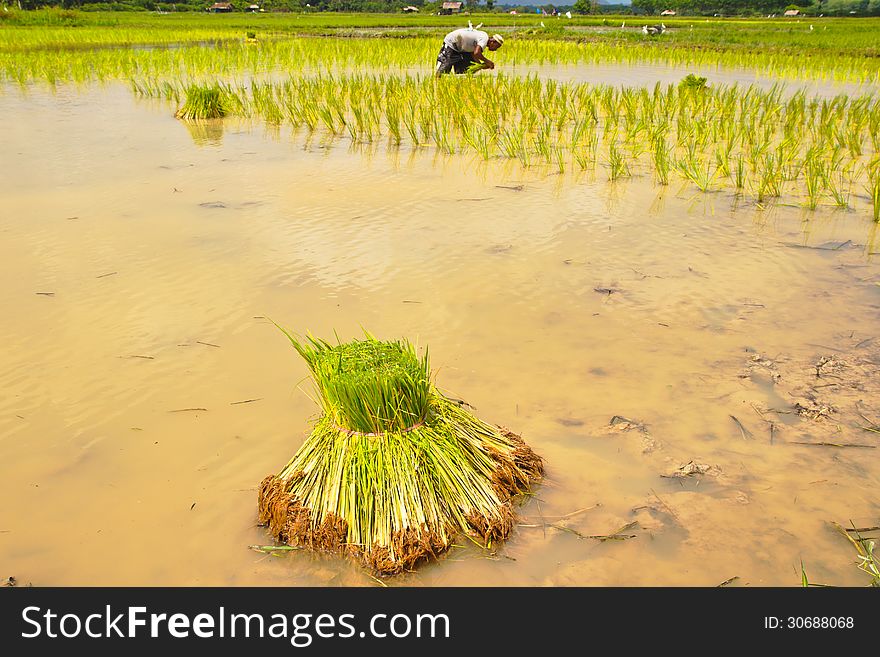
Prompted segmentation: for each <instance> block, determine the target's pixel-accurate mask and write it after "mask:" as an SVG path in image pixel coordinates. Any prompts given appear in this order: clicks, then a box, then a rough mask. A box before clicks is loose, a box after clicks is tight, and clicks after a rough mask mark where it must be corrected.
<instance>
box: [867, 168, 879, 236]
mask: <svg viewBox="0 0 880 657" xmlns="http://www.w3.org/2000/svg"><path fill="white" fill-rule="evenodd" d="M867 192H868V197H869V198H870V199H871V209H872V212H873V219H874V221H875V222H880V158H875V159H874V161H873V162H872V163H871V166H870V167H869V168H868V183H867Z"/></svg>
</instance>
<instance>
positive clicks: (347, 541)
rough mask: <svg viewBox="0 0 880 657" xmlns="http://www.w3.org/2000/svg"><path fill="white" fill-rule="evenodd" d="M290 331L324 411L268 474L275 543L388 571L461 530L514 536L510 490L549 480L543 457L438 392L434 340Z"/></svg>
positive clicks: (264, 515) (265, 490)
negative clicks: (322, 336)
mask: <svg viewBox="0 0 880 657" xmlns="http://www.w3.org/2000/svg"><path fill="white" fill-rule="evenodd" d="M279 328H280V327H279ZM283 330H284V329H282V331H283ZM284 333H285V335H287V337H288V338H289V339H290V341H291V343H292V344H293V346H294V347H295V348H296V350H297V351H298V352H299V354H300V355H301V356H302V357H303V358H304V359H305V361H306V363H307V364H308V366H309V368H310V370H311V372H312V375H313V377H314V383H315V387H316V389H317V393H318V396H319V399H320V404H321V410H322V414H321V417H320V418H319V419H318V421H317V423H316V425H315V427H314V429H313V430H312V432H311V434H310V435H309V437H308V438H307V439H306V441H305V443H304V444H303V445H302V447H301V448H300V449H299V451H297V453H296V455H294V457H293V458H292V459H291V460H290V462H289V463H288V464H287V465H286V466H284V468H283V469H282V470H281V471H280V472H279V473H278V474H276V475H270V476H268V477H266V478H265V479H264V480H263V482H262V483H261V484H260V488H259V521H260V524H263V525H267V526H268V528H269V531H270V532H271V533H272V535H273V536H274V538H275V539H276V540H277V541H279V542H281V543H285V544H287V545H291V546H300V547H308V548H312V549H316V550H324V551H331V552H335V553H344V554H347V555H349V556H352V557H355V558H356V559H358V560H360V561H362V562H363V563H364V564H365V565H367V566H368V567H369V568H371V569H372V570H373V571H374V572H376V573H377V574H380V575H391V574H395V573H399V572H401V571H403V570H409V569H411V568H412V567H413V566H414V565H415V564H417V563H418V562H420V561H422V560H424V559H427V558H430V557H435V556H437V555H439V554H440V553H442V552H443V551H445V550H446V549H448V548H449V547H450V545H451V544H452V540H453V538H454V537H455V535H456V534H458V533H459V532H465V533H470V534H472V535H476V536H478V537H480V538H482V539H483V540H484V541H485V542H487V543H490V542H492V541H497V540H501V539H504V538H506V537H507V536H508V535H509V534H510V531H511V529H512V528H513V526H514V523H515V516H514V512H513V509H512V502H513V498H514V497H515V496H517V495H520V494H522V493H525V492H527V491H528V490H529V488H530V486H531V485H532V484H533V483H534V482H536V481H538V480H539V479H540V477H541V476H542V474H543V463H542V460H541V458H540V457H539V456H537V455H536V454H535V453H534V452H533V451H532V450H531V448H530V447H529V446H528V445H526V444H525V442H523V440H522V439H521V438H520V437H519V436H517V435H516V434H513V433H511V432H510V431H507V430H506V429H503V428H500V427H494V426H491V425H489V424H486V423H485V422H483V421H481V420H479V419H477V418H476V417H474V416H473V415H471V414H470V413H469V412H468V411H466V410H465V409H464V408H462V406H461V405H460V403H457V402H455V401H453V400H451V399H449V398H447V397H445V396H444V395H443V394H441V393H440V392H439V391H438V390H437V388H436V387H435V386H434V385H433V383H432V382H431V378H430V370H429V366H428V354H427V350H426V352H425V355H424V356H423V357H421V358H420V357H418V356H417V355H416V350H415V349H414V347H413V346H412V345H411V344H410V343H409V342H407V341H394V342H384V341H379V340H377V339H376V338H374V337H373V336H371V335H369V334H367V335H366V337H365V339H363V340H355V341H352V342H349V343H345V344H338V345H335V346H334V345H331V344H329V343H328V342H325V341H323V340H319V339H316V338H313V337H309V338H308V339H307V340H305V341H300V340H298V339H296V338H295V337H294V336H292V335H291V334H290V333H288V332H287V331H284Z"/></svg>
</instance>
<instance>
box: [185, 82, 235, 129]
mask: <svg viewBox="0 0 880 657" xmlns="http://www.w3.org/2000/svg"><path fill="white" fill-rule="evenodd" d="M226 114H227V109H226V105H225V103H224V93H223V89H222V88H221V87H220V85H217V84H215V85H213V86H210V87H209V86H203V85H199V84H191V85H189V86H188V87H187V88H186V100H185V101H184V103H183V106H182V107H181V108H180V109H179V110H177V113H176V114H175V115H174V116H176V117H177V118H178V119H184V120H186V121H192V120H198V119H219V118H222V117H224V116H226Z"/></svg>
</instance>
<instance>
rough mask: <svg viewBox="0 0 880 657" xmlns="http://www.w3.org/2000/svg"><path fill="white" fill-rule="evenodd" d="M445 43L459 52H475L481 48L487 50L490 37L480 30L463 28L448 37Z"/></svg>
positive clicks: (444, 40)
mask: <svg viewBox="0 0 880 657" xmlns="http://www.w3.org/2000/svg"><path fill="white" fill-rule="evenodd" d="M443 43H444V44H445V45H447V46H449V47H450V48H452V49H454V50H457V51H458V52H471V53H472V52H473V51H474V50H476V49H477V46H480V48H485V47H486V46H487V45H488V44H489V35H488V34H486V33H485V32H481V31H480V30H472V29H470V28H467V27H463V28H461V29H460V30H455V31H454V32H450V33H449V34H447V35H446V38H445V39H443Z"/></svg>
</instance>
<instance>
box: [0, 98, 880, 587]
mask: <svg viewBox="0 0 880 657" xmlns="http://www.w3.org/2000/svg"><path fill="white" fill-rule="evenodd" d="M64 93H65V92H64V91H63V90H62V91H60V92H59V94H60V95H59V96H57V97H51V96H42V95H40V94H38V93H34V94H31V96H30V97H27V98H21V97H19V96H17V95H16V94H7V95H5V96H2V97H0V111H2V113H3V115H4V116H7V117H14V118H15V120H10V121H7V122H4V123H3V124H2V125H0V145H2V150H3V152H4V154H8V159H9V163H10V167H11V168H12V169H13V170H14V171H15V175H16V180H17V183H18V184H17V185H16V186H15V187H13V188H8V189H7V190H6V192H5V193H4V195H3V197H2V200H0V235H2V239H0V276H2V277H3V280H4V281H5V282H6V283H5V285H4V286H3V287H2V288H0V303H2V304H3V308H4V310H5V312H4V314H3V318H2V319H0V343H2V344H3V345H4V348H3V350H2V351H0V386H2V389H3V390H4V393H5V394H4V395H3V396H2V397H0V495H2V497H3V499H7V500H8V499H15V500H16V504H15V505H14V506H10V507H7V508H6V509H4V514H3V516H2V518H0V530H2V532H3V533H0V563H2V564H4V567H5V568H7V569H8V572H6V573H0V576H4V577H5V576H8V575H14V576H16V577H17V578H18V579H19V581H22V582H28V581H32V582H34V583H35V584H42V585H46V584H61V585H66V584H116V585H130V584H146V585H150V584H170V585H174V584H218V585H222V584H231V585H247V584H256V585H260V584H298V585H328V584H333V585H371V584H373V582H372V580H370V579H369V578H368V577H366V576H365V575H364V574H363V573H362V572H361V571H359V570H358V569H357V568H355V567H352V566H350V565H348V564H345V563H341V562H339V561H338V560H335V559H332V558H327V557H323V556H320V555H311V554H306V553H301V554H292V555H286V556H285V557H283V558H275V557H268V556H266V555H265V554H261V553H257V552H254V551H250V550H248V548H247V546H249V545H253V544H265V543H266V542H268V540H269V539H268V535H267V534H266V532H265V531H264V530H263V529H262V528H259V527H256V526H255V519H256V515H255V514H256V491H255V486H256V484H257V482H259V481H260V480H261V478H262V477H263V476H264V475H266V474H267V473H268V472H270V471H271V470H272V469H273V468H276V467H277V466H278V464H279V463H283V462H285V461H286V459H287V458H289V457H290V456H291V455H292V454H293V452H294V451H295V450H296V448H297V447H298V446H299V445H300V444H301V442H302V440H303V438H304V436H305V432H306V431H307V429H308V427H309V426H310V423H311V422H312V420H313V418H314V416H315V414H316V412H317V408H316V407H315V405H314V403H313V402H312V401H311V400H310V399H309V398H308V397H307V396H306V395H305V394H304V393H303V392H302V391H301V390H300V389H298V388H297V384H298V383H300V382H301V381H303V379H304V378H305V377H306V369H305V367H304V366H303V364H302V362H301V361H300V359H298V358H297V357H296V356H295V353H294V352H293V350H292V349H290V347H289V344H288V343H287V341H286V340H285V339H283V336H281V335H280V334H279V333H278V331H277V329H275V328H274V327H273V326H272V324H271V323H270V322H269V320H268V319H267V318H271V319H273V320H275V321H278V322H280V323H281V324H284V325H285V326H288V327H290V328H292V329H293V330H295V331H298V332H301V333H302V332H305V331H307V330H311V331H312V332H314V333H316V334H318V335H321V336H332V335H333V332H334V331H337V332H338V333H339V335H340V337H342V338H343V339H345V338H347V337H351V336H355V335H358V334H359V333H360V331H361V328H362V327H364V328H367V329H369V330H370V331H371V332H374V333H375V334H377V335H379V336H381V337H388V338H391V337H397V336H405V337H408V338H411V339H413V340H419V341H420V343H422V344H428V345H430V348H431V352H432V359H433V361H432V362H433V365H434V368H435V370H436V373H437V378H438V382H439V384H440V386H441V387H443V388H444V389H445V390H447V391H449V392H450V393H452V394H454V396H456V397H458V398H463V399H466V400H467V401H468V402H469V403H471V404H473V405H474V406H475V407H476V408H477V409H478V412H479V414H480V416H481V417H484V418H486V419H488V420H494V421H496V422H498V423H500V424H504V425H507V426H509V427H511V428H513V429H515V430H517V431H519V432H522V433H523V435H524V436H525V437H526V439H527V440H528V442H529V443H530V444H531V445H533V446H534V447H535V449H536V450H537V451H539V453H540V454H541V455H542V456H544V457H545V458H546V460H547V464H548V477H547V481H546V482H545V484H544V485H542V487H541V488H540V490H539V491H538V496H537V498H536V499H533V500H531V501H529V502H528V503H527V504H526V505H525V506H524V507H523V508H522V510H521V511H522V515H523V518H524V524H523V526H521V527H519V528H518V529H517V530H516V531H515V533H514V536H513V537H512V539H511V540H510V541H509V542H507V543H506V544H504V545H503V546H501V547H500V548H499V551H498V553H489V552H483V551H481V550H479V548H477V547H476V546H473V545H467V546H465V547H462V548H458V549H456V550H454V551H453V552H452V553H451V554H450V555H449V556H448V558H445V559H443V560H442V561H441V562H440V563H438V564H434V565H430V566H428V567H426V568H424V569H421V570H420V571H418V572H417V573H414V574H412V575H408V576H406V577H403V578H399V579H397V580H395V583H397V584H401V585H408V584H419V585H458V584H461V585H469V584H478V585H480V584H493V585H582V584H589V585H593V584H595V585H613V584H618V585H620V584H628V585H647V584H655V585H684V584H695V585H714V584H718V583H719V582H721V581H724V580H726V579H728V578H731V577H733V576H738V577H739V578H740V580H738V582H739V583H743V584H750V585H766V584H779V585H797V584H798V583H799V581H800V580H799V573H798V572H797V567H798V565H799V563H800V561H801V559H802V560H803V561H804V563H805V565H806V566H807V569H808V572H809V573H810V579H811V580H813V581H817V582H825V583H830V584H862V583H864V577H863V576H862V574H861V573H860V572H859V571H858V570H857V568H856V567H855V566H854V565H852V562H853V561H854V558H853V554H852V551H851V546H850V545H849V544H847V543H846V541H844V540H842V539H841V537H839V536H838V535H836V534H835V533H834V531H833V530H830V529H829V528H828V526H827V524H826V521H828V520H835V521H837V522H840V523H841V524H847V523H848V521H849V520H850V519H852V520H853V521H854V522H855V523H857V524H860V525H862V526H866V525H876V524H877V523H876V517H877V514H878V511H880V508H878V504H877V501H876V495H875V494H874V491H876V489H877V485H878V483H880V482H878V478H880V465H878V461H877V459H876V454H874V452H875V450H873V449H871V448H870V446H871V445H872V444H875V443H876V441H875V442H874V443H872V442H871V441H872V439H873V438H874V437H875V436H874V434H871V433H870V432H865V431H862V430H860V429H859V428H858V426H859V423H860V422H861V423H864V421H863V420H861V419H860V418H859V415H858V413H861V414H863V415H864V416H865V417H868V418H873V419H875V420H876V419H877V418H878V417H880V409H878V407H877V402H876V399H877V395H876V394H875V393H876V390H875V389H874V388H872V387H871V386H872V381H876V380H877V378H878V377H876V376H874V377H873V378H872V373H876V366H877V362H878V359H880V353H878V349H880V346H878V345H877V344H876V343H877V340H875V339H874V338H875V337H876V327H877V320H878V317H880V285H878V283H880V267H878V262H877V259H878V256H877V255H876V253H877V252H878V251H880V243H878V236H877V226H876V225H875V224H873V223H872V222H870V220H869V217H867V216H866V215H865V214H864V213H860V212H833V211H830V210H821V211H819V212H816V213H805V212H803V211H802V210H801V209H799V208H790V207H781V206H778V207H775V208H772V207H768V208H766V209H762V208H760V207H756V206H755V205H754V204H751V203H748V202H746V201H739V202H737V201H736V200H735V199H734V198H733V197H732V196H730V195H727V194H709V195H704V194H699V193H696V194H694V193H692V192H691V191H690V190H688V189H682V190H678V189H677V188H676V187H675V186H670V187H669V188H659V187H655V186H653V185H652V183H651V181H650V179H641V178H636V179H633V180H630V181H625V182H622V183H618V184H616V185H609V184H607V183H606V182H604V181H603V180H602V179H601V176H599V178H600V179H599V180H592V179H591V178H590V177H589V176H580V175H576V174H575V173H573V172H568V173H567V174H566V175H564V176H559V175H547V173H546V172H543V171H541V170H539V169H533V170H530V171H523V170H522V169H520V168H519V167H518V165H516V164H515V163H497V162H490V163H488V164H481V163H479V162H478V161H477V160H476V159H471V158H469V157H457V156H456V157H446V156H435V155H432V154H431V152H430V151H428V152H420V153H418V154H417V155H412V153H411V152H410V151H403V152H395V151H389V150H388V149H387V147H386V146H385V144H375V145H373V146H371V147H365V148H361V149H355V150H354V151H353V152H350V151H349V149H348V148H347V147H346V146H345V145H344V144H343V143H336V144H332V143H327V142H326V141H322V140H321V139H320V138H313V139H312V140H311V141H307V140H306V139H305V137H304V135H303V134H298V135H291V134H290V133H289V132H287V131H285V130H283V129H282V130H280V131H278V132H275V133H273V132H268V131H264V130H263V128H261V127H255V128H248V127H247V126H244V125H240V124H236V123H234V122H227V123H225V124H223V127H222V128H219V129H220V130H222V138H221V137H220V135H219V134H216V133H208V134H206V135H205V137H204V141H202V133H201V132H200V133H198V135H197V136H195V135H192V134H191V133H190V134H188V132H187V131H185V130H182V129H181V128H180V122H179V121H177V120H176V119H174V118H173V116H172V112H171V111H168V109H167V108H162V107H161V106H155V105H152V106H151V105H147V104H143V103H135V102H134V101H133V100H132V99H131V97H130V94H129V93H128V91H127V90H125V89H119V88H115V87H107V88H105V89H103V90H100V91H93V92H90V94H89V95H82V96H77V95H73V96H71V98H70V99H69V101H70V102H67V100H65V96H64ZM215 135H216V136H215ZM203 143H205V144H208V143H209V144H210V145H211V148H202V147H200V146H201V145H202V144H203ZM830 356H834V357H836V358H837V359H838V360H837V361H834V360H826V361H825V362H824V363H823V364H822V365H821V366H820V368H819V374H818V375H817V374H816V370H815V367H816V363H817V362H819V361H820V360H821V359H822V358H823V357H825V358H827V357H830ZM840 361H845V364H841V362H840ZM872 367H873V368H875V369H871V368H872ZM777 374H778V376H777ZM817 376H818V377H819V378H820V379H821V381H819V380H817ZM245 400H248V403H236V402H242V401H245ZM798 405H800V406H798ZM829 405H830V406H833V407H834V408H833V410H831V409H830V407H829ZM798 408H803V409H804V410H803V411H799V410H797V409H798ZM823 409H824V410H825V411H826V412H827V414H828V415H823V414H822V413H823ZM800 413H803V414H812V416H813V419H808V418H807V416H806V415H800ZM614 418H618V419H614ZM620 418H623V419H620ZM732 418H735V419H732ZM771 425H772V428H771ZM817 442H827V443H835V444H856V443H859V444H865V445H868V448H840V447H837V448H835V447H827V446H815V445H813V444H812V443H817ZM801 443H811V444H809V445H804V444H801ZM689 462H693V464H692V465H691V466H690V467H691V468H692V469H693V468H694V467H697V466H700V467H702V466H706V467H707V468H709V469H708V470H706V472H708V473H709V474H704V475H698V476H691V477H682V476H679V474H680V472H681V467H682V466H686V465H687V464H688V463H689ZM677 472H678V473H679V474H676V473H677ZM632 523H637V525H632ZM627 526H629V529H627V530H625V531H619V530H622V529H623V528H625V527H627ZM616 532H619V533H621V534H624V535H627V536H629V535H632V536H634V538H629V539H625V540H621V539H619V538H618V539H613V540H599V539H596V538H589V537H591V536H608V535H614V534H615V533H616ZM47 536H52V537H63V540H47V538H46V537H47Z"/></svg>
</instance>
